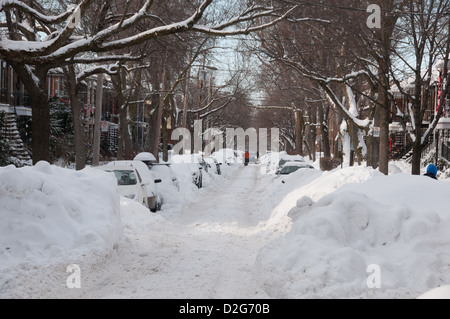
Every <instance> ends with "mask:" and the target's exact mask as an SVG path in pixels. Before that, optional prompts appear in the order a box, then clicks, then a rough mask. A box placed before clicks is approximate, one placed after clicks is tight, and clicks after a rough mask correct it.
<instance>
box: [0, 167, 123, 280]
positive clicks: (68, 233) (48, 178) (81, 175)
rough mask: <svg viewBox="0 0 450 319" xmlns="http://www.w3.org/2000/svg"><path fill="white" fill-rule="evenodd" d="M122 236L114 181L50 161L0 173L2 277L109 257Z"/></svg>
mask: <svg viewBox="0 0 450 319" xmlns="http://www.w3.org/2000/svg"><path fill="white" fill-rule="evenodd" d="M121 236H122V224H121V219H120V198H119V195H118V193H117V186H116V181H115V178H114V176H111V175H110V174H107V173H105V172H103V171H100V170H97V169H90V168H87V169H85V170H83V171H80V172H76V171H74V170H68V169H63V168H60V167H57V166H51V165H50V164H48V163H46V162H39V163H38V164H37V165H36V166H34V167H24V168H15V167H14V166H8V167H4V168H0V260H1V261H2V262H1V263H0V272H1V271H2V270H4V268H5V267H14V266H15V265H18V264H21V263H29V264H32V265H42V264H46V263H49V262H51V263H52V264H53V263H56V262H58V261H61V262H67V260H66V259H67V258H72V260H71V261H73V260H76V258H77V257H79V256H81V255H86V254H89V253H90V252H92V253H94V252H108V251H111V249H112V248H113V246H114V244H115V243H116V242H117V241H119V240H120V238H121ZM69 262H70V261H69Z"/></svg>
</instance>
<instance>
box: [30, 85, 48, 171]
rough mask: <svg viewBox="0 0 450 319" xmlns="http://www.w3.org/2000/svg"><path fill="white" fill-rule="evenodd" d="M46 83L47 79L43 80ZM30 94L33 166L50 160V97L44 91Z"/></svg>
mask: <svg viewBox="0 0 450 319" xmlns="http://www.w3.org/2000/svg"><path fill="white" fill-rule="evenodd" d="M41 81H44V82H45V79H43V80H41ZM29 93H30V99H31V109H32V112H33V115H32V116H33V120H32V123H33V124H32V126H33V128H32V144H31V145H32V149H33V164H36V163H37V162H39V161H47V162H51V159H50V106H49V101H48V95H47V94H46V92H45V91H43V90H37V91H34V92H29Z"/></svg>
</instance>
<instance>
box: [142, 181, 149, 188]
mask: <svg viewBox="0 0 450 319" xmlns="http://www.w3.org/2000/svg"><path fill="white" fill-rule="evenodd" d="M141 185H142V186H143V187H145V186H148V185H150V183H149V182H145V183H142V184H141Z"/></svg>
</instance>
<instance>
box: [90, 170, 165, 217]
mask: <svg viewBox="0 0 450 319" xmlns="http://www.w3.org/2000/svg"><path fill="white" fill-rule="evenodd" d="M98 169H101V170H103V171H105V172H110V173H114V175H115V176H116V179H117V186H118V190H119V193H120V195H122V196H124V197H126V198H129V199H132V200H134V201H136V202H138V203H140V204H142V205H144V206H145V207H147V208H148V209H149V210H150V211H151V212H153V213H156V212H157V211H159V210H161V206H162V199H161V195H160V194H159V193H158V188H157V184H159V183H161V180H160V179H157V178H155V176H154V175H153V174H152V173H151V172H150V170H149V169H148V167H147V166H146V165H145V164H144V163H143V162H140V161H114V162H110V163H108V164H106V165H103V166H99V167H98Z"/></svg>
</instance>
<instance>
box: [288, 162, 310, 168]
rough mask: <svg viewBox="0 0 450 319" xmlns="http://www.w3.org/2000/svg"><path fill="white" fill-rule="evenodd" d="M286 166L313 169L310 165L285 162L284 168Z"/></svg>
mask: <svg viewBox="0 0 450 319" xmlns="http://www.w3.org/2000/svg"><path fill="white" fill-rule="evenodd" d="M286 166H298V167H313V166H312V165H309V164H307V163H304V162H286V164H284V167H286Z"/></svg>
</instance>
